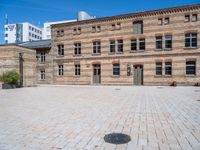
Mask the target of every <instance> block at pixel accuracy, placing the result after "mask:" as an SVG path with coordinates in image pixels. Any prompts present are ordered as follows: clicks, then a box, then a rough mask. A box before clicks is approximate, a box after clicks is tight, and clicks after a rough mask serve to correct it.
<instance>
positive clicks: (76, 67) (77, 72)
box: [75, 64, 81, 76]
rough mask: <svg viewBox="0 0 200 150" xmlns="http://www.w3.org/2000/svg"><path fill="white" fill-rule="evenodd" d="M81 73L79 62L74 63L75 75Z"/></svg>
mask: <svg viewBox="0 0 200 150" xmlns="http://www.w3.org/2000/svg"><path fill="white" fill-rule="evenodd" d="M80 75H81V66H80V64H78V65H75V76H80Z"/></svg>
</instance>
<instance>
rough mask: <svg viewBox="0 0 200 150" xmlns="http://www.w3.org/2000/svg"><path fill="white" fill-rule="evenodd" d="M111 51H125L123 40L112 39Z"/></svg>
mask: <svg viewBox="0 0 200 150" xmlns="http://www.w3.org/2000/svg"><path fill="white" fill-rule="evenodd" d="M110 52H111V53H114V52H123V40H116V41H115V40H110Z"/></svg>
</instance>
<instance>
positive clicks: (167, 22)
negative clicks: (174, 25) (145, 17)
mask: <svg viewBox="0 0 200 150" xmlns="http://www.w3.org/2000/svg"><path fill="white" fill-rule="evenodd" d="M164 24H165V25H166V24H169V17H167V18H165V22H164Z"/></svg>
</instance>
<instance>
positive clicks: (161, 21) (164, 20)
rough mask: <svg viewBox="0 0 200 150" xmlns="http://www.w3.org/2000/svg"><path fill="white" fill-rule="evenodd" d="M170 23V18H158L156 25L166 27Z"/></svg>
mask: <svg viewBox="0 0 200 150" xmlns="http://www.w3.org/2000/svg"><path fill="white" fill-rule="evenodd" d="M169 22H170V18H169V17H165V18H158V25H167V24H169Z"/></svg>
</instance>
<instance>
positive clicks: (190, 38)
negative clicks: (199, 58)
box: [185, 33, 197, 48]
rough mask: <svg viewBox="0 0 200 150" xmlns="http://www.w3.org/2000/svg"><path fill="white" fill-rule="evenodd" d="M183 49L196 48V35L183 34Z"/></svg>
mask: <svg viewBox="0 0 200 150" xmlns="http://www.w3.org/2000/svg"><path fill="white" fill-rule="evenodd" d="M185 47H188V48H195V47H197V33H186V34H185Z"/></svg>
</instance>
